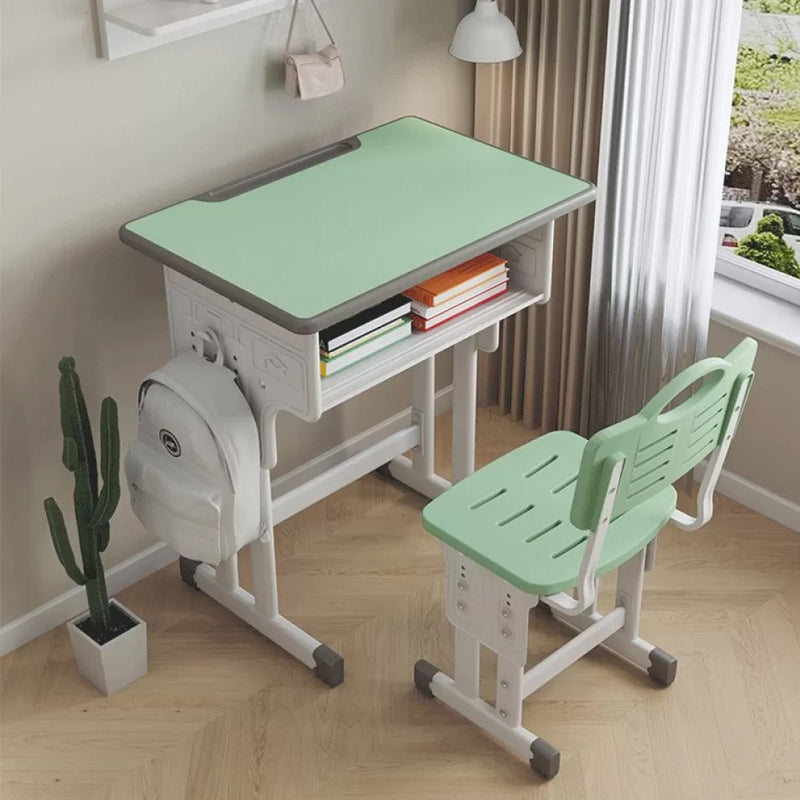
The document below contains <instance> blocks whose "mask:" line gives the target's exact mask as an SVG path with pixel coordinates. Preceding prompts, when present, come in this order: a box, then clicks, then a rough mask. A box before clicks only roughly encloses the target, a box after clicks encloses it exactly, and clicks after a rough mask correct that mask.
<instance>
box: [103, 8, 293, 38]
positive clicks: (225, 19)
mask: <svg viewBox="0 0 800 800" xmlns="http://www.w3.org/2000/svg"><path fill="white" fill-rule="evenodd" d="M288 4H289V3H288V2H287V0H219V2H218V3H204V2H203V0H146V2H144V3H135V4H134V5H130V6H123V7H122V8H117V9H114V10H111V11H106V19H108V20H109V21H110V22H114V23H116V24H117V25H122V26H123V27H125V28H129V29H130V30H132V31H136V33H141V34H143V35H144V36H168V35H170V34H175V33H179V32H181V31H187V32H191V33H199V32H200V30H203V31H206V30H211V29H212V28H218V27H220V26H221V25H229V24H231V23H232V22H238V21H239V20H243V19H250V18H252V17H256V16H258V15H260V14H268V13H269V12H270V11H277V10H278V9H281V8H285V7H286V6H287V5H288Z"/></svg>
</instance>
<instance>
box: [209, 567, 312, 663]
mask: <svg viewBox="0 0 800 800" xmlns="http://www.w3.org/2000/svg"><path fill="white" fill-rule="evenodd" d="M195 580H196V581H197V587H198V589H201V590H202V591H203V592H205V594H207V595H208V596H209V597H213V598H214V600H216V601H217V602H218V603H219V604H220V605H223V606H225V608H227V609H228V610H229V611H232V612H233V613H234V614H236V616H237V617H239V618H241V619H243V620H244V621H245V622H246V623H247V624H248V625H252V626H253V627H254V628H255V629H256V630H257V631H259V633H262V634H263V635H264V636H266V637H267V638H268V639H270V640H271V641H273V642H274V643H275V644H277V645H278V646H279V647H282V648H283V649H284V650H286V652H287V653H289V654H291V655H293V656H294V657H295V658H296V659H297V660H298V661H302V662H303V663H304V664H305V665H306V666H307V667H311V668H312V669H314V668H315V667H316V666H317V663H316V661H315V659H314V652H315V651H316V650H317V648H319V647H320V646H322V647H324V645H322V644H321V642H319V641H317V640H316V639H315V638H314V637H313V636H309V635H308V634H307V633H306V632H305V631H304V630H302V629H301V628H298V627H297V625H295V624H294V623H292V622H289V620H288V619H285V618H284V617H282V616H280V614H276V615H275V616H273V617H267V616H265V615H264V614H262V613H261V612H260V611H259V610H258V608H257V603H256V599H255V598H254V597H253V595H251V594H250V592H246V591H245V590H244V589H242V588H241V587H237V588H236V589H234V590H233V591H229V590H228V589H225V588H223V587H222V586H220V585H219V583H218V582H217V581H216V580H215V578H214V569H213V568H212V567H209V566H208V565H207V564H201V565H200V566H199V567H198V568H197V571H196V572H195Z"/></svg>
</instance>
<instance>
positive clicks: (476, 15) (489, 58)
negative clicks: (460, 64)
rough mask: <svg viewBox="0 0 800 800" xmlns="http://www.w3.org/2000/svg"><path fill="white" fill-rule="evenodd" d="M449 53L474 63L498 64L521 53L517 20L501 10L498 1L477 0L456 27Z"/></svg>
mask: <svg viewBox="0 0 800 800" xmlns="http://www.w3.org/2000/svg"><path fill="white" fill-rule="evenodd" d="M450 55H451V56H455V57H456V58H460V59H461V60H462V61H472V62H473V63H475V64H495V63H498V62H500V61H511V59H513V58H517V56H520V55H522V47H520V44H519V37H518V36H517V29H516V28H515V27H514V23H513V22H512V21H511V20H510V19H509V18H508V17H506V16H504V15H503V14H501V13H500V9H499V8H498V7H497V2H496V0H478V2H477V3H476V4H475V10H474V11H473V12H472V13H470V14H467V16H466V17H464V19H462V20H461V22H460V23H459V25H458V27H457V28H456V33H455V36H453V43H452V44H451V45H450Z"/></svg>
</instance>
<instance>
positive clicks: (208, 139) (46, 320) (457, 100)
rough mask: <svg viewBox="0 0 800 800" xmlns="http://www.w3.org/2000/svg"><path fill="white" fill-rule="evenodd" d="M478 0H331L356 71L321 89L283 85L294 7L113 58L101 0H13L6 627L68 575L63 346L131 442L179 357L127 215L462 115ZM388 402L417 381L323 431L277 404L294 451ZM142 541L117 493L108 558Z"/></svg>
mask: <svg viewBox="0 0 800 800" xmlns="http://www.w3.org/2000/svg"><path fill="white" fill-rule="evenodd" d="M468 5H470V3H469V2H466V1H465V0H436V1H435V2H431V1H430V0H322V8H323V10H324V11H325V12H327V15H328V17H329V23H330V25H331V27H332V28H333V30H334V33H335V34H336V35H337V38H338V41H339V45H340V47H341V49H342V52H343V54H344V63H345V69H346V72H347V80H348V83H347V86H346V89H345V91H344V93H342V94H340V95H337V96H333V97H330V98H326V99H323V100H319V101H315V102H310V103H301V102H299V101H293V100H290V99H289V98H287V97H286V96H285V95H284V94H283V92H282V87H281V81H282V70H281V56H282V51H283V42H284V37H285V31H286V27H287V25H288V13H287V12H280V13H277V14H274V15H271V16H269V17H264V18H261V19H259V20H254V21H251V22H246V23H240V24H238V25H234V26H231V27H229V28H226V29H223V30H219V31H215V32H212V33H208V34H203V35H202V36H198V37H196V38H194V39H189V40H186V41H182V42H177V43H175V44H171V45H166V46H164V47H163V48H159V49H156V50H152V51H149V52H147V53H142V54H138V55H133V56H130V57H129V58H125V59H122V60H119V61H114V62H107V61H103V60H101V59H98V58H97V57H96V46H95V32H94V30H93V21H92V16H91V7H92V3H91V2H90V0H43V1H42V2H38V3H31V2H14V3H9V4H7V5H6V6H5V7H4V9H3V29H2V226H3V264H2V316H1V317H0V324H1V325H2V333H1V334H0V345H1V347H2V349H1V350H0V355H1V357H2V373H1V374H2V432H1V433H2V480H1V481H0V486H1V487H2V488H1V489H0V490H1V491H2V523H1V527H0V546H1V548H2V567H1V572H0V586H1V589H0V592H1V593H0V624H3V623H5V622H8V621H9V620H12V619H14V618H16V617H18V616H20V615H21V614H24V613H26V612H28V611H30V610H32V609H34V608H36V607H37V606H39V605H41V604H42V603H44V602H46V601H47V600H50V599H52V598H53V597H55V596H57V595H59V594H60V593H62V592H64V591H65V590H67V589H69V588H70V587H71V586H72V584H71V582H70V581H69V580H68V579H67V578H66V576H65V575H64V573H63V570H62V569H61V567H60V565H59V564H58V562H57V560H56V557H55V555H54V553H53V550H52V546H51V543H50V541H49V536H48V533H47V527H46V523H45V520H44V515H43V512H42V500H43V498H44V497H46V496H48V495H50V494H53V495H55V496H56V497H57V498H58V500H59V501H60V502H61V504H62V508H63V509H64V511H65V516H67V518H68V520H69V519H71V514H70V513H69V512H71V487H72V483H71V476H70V475H69V474H68V473H67V472H66V470H64V469H63V467H61V465H60V452H61V436H60V431H59V425H58V405H57V380H58V373H57V362H58V359H59V357H60V356H62V355H65V354H71V355H74V356H75V358H76V360H77V363H78V368H79V373H80V375H81V378H82V381H83V385H84V390H85V394H86V399H87V403H88V406H89V410H90V415H92V417H93V418H94V419H96V417H97V413H98V409H99V403H100V399H101V398H102V397H103V396H105V395H107V394H110V395H113V396H114V397H115V398H116V399H117V400H118V402H119V404H120V418H121V435H122V439H123V447H124V446H125V445H126V443H127V441H129V440H130V439H131V438H132V437H133V436H134V435H135V427H136V408H135V398H136V389H137V386H138V384H139V382H140V380H141V379H142V378H143V377H144V375H146V374H147V373H148V372H149V371H150V370H152V369H154V368H155V367H157V366H159V365H160V364H161V363H162V362H163V361H165V360H166V359H167V358H168V357H169V339H168V330H167V320H166V310H165V304H164V298H163V292H162V283H161V280H162V278H161V270H160V268H159V267H158V265H156V264H155V263H153V262H151V261H149V260H148V259H146V258H144V257H143V256H140V255H138V254H137V253H135V252H133V251H132V250H130V249H128V248H126V247H124V246H123V245H122V244H121V243H120V242H119V241H118V239H117V229H118V227H119V226H120V224H121V223H123V222H125V221H127V220H129V219H131V218H134V217H136V216H138V215H141V214H143V213H145V212H148V211H152V210H153V209H154V208H157V207H160V206H163V205H166V204H169V203H172V202H175V201H178V200H181V199H183V198H185V197H187V196H190V195H192V194H195V193H198V192H200V191H202V190H205V189H209V188H212V187H214V186H216V185H219V184H221V183H224V182H226V181H229V180H231V179H234V178H237V177H240V176H242V175H246V174H248V173H250V172H253V171H255V170H257V169H259V168H263V167H265V166H268V165H270V164H273V163H276V162H278V161H281V160H283V159H285V158H288V157H290V156H293V155H296V154H298V153H301V152H304V151H307V150H309V149H311V148H314V147H317V146H319V145H322V144H325V143H328V142H331V141H334V140H337V139H340V138H342V137H345V136H348V135H350V134H353V133H357V132H358V131H360V130H364V129H366V128H369V127H372V126H374V125H377V124H380V123H382V122H385V121H388V120H390V119H394V118H396V117H398V116H402V115H404V114H417V115H419V116H423V117H427V118H429V119H432V120H434V121H436V122H439V123H442V124H444V125H447V126H449V127H452V128H455V129H458V130H461V131H465V132H468V131H470V130H471V125H472V91H473V83H472V80H473V76H472V70H471V68H470V67H469V66H467V65H464V64H461V63H460V62H457V61H455V60H454V59H451V58H450V57H449V56H448V55H447V52H446V49H447V43H448V40H449V37H450V36H451V35H452V32H453V30H454V28H455V26H456V24H457V21H458V19H459V18H460V16H461V15H462V14H463V13H464V12H465V11H466V10H467V6H468ZM303 16H304V17H305V18H306V19H310V17H308V16H307V14H304V15H303ZM300 30H301V32H302V30H303V26H301V29H300ZM332 202H335V198H332ZM371 256H372V254H365V257H371ZM385 403H388V405H389V407H393V408H395V409H397V408H400V407H401V406H403V405H407V398H406V396H405V395H404V394H403V393H399V392H397V391H396V386H395V387H394V388H393V387H388V388H387V387H384V389H383V391H382V392H381V393H380V395H379V396H376V395H374V394H373V395H371V396H370V397H369V398H367V399H366V402H362V403H361V404H360V407H359V408H357V409H355V408H353V407H352V406H350V407H349V408H347V409H345V410H343V411H339V412H336V413H334V415H333V416H331V417H330V418H329V419H323V420H322V421H321V422H320V423H318V424H317V425H315V426H312V427H311V428H309V427H308V426H304V425H299V424H295V423H292V422H291V421H289V423H290V424H287V421H286V420H284V421H283V422H282V423H281V426H280V428H279V435H281V444H282V446H281V455H282V461H283V464H284V467H287V466H292V465H294V464H296V463H297V461H299V460H300V458H301V456H302V455H304V454H306V453H308V452H309V451H311V450H313V449H314V448H317V447H319V446H320V445H322V444H325V443H330V442H332V441H334V440H335V439H336V438H337V436H339V435H340V433H341V432H342V431H347V432H352V431H353V430H355V429H358V428H360V427H364V426H366V425H368V424H370V423H371V422H374V421H375V420H376V419H377V418H378V417H379V411H380V410H385V409H386V405H385ZM382 404H384V405H382ZM149 544H151V540H150V538H149V537H148V535H147V534H146V533H145V532H144V531H143V530H142V529H141V527H140V526H139V524H138V522H137V521H136V519H135V518H134V517H133V516H132V514H131V512H130V510H129V508H128V499H127V494H126V493H123V498H122V501H121V503H120V507H119V511H118V512H117V515H116V517H115V519H114V522H113V530H112V543H111V546H110V548H109V550H108V552H107V556H106V565H107V567H110V566H113V565H114V564H117V563H119V562H120V561H122V560H123V559H125V558H127V557H129V556H131V555H133V554H135V553H137V552H139V551H141V550H142V549H144V548H145V547H147V546H148V545H149Z"/></svg>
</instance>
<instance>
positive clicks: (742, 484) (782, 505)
mask: <svg viewBox="0 0 800 800" xmlns="http://www.w3.org/2000/svg"><path fill="white" fill-rule="evenodd" d="M705 467H706V465H705V462H703V463H702V464H700V465H699V466H698V467H697V469H696V470H695V477H696V479H697V480H698V481H699V480H701V479H702V477H703V474H704V473H705ZM717 491H718V492H719V493H720V494H724V495H725V497H730V498H731V500H735V501H736V502H737V503H741V504H742V505H743V506H747V507H748V508H752V509H753V511H758V513H759V514H763V515H764V516H765V517H769V518H770V519H772V520H775V522H779V523H780V524H781V525H785V526H786V527H787V528H791V529H792V530H793V531H797V532H798V533H800V504H798V503H795V502H792V501H791V500H787V499H786V498H785V497H781V496H780V495H777V494H775V493H774V492H770V491H769V490H768V489H765V488H764V487H763V486H759V485H758V484H756V483H753V482H752V481H748V480H747V479H746V478H742V477H740V476H739V475H735V474H734V473H733V472H728V470H726V469H724V470H722V472H721V473H720V476H719V481H718V482H717Z"/></svg>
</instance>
